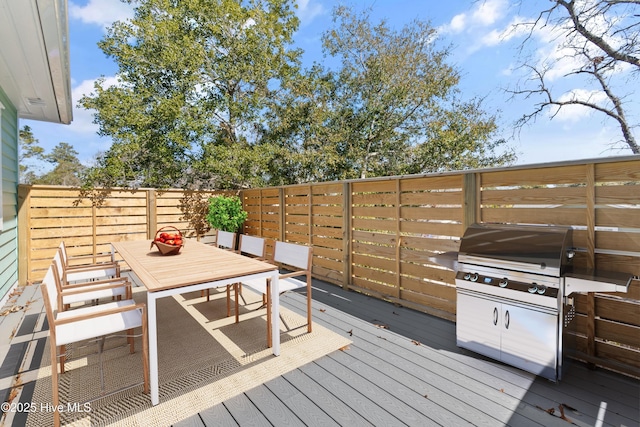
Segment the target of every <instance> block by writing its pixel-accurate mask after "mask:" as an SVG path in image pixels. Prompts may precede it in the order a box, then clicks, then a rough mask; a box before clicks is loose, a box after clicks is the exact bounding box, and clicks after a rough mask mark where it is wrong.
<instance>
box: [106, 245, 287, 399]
mask: <svg viewBox="0 0 640 427" xmlns="http://www.w3.org/2000/svg"><path fill="white" fill-rule="evenodd" d="M150 243H151V241H150V240H135V241H125V242H112V243H111V246H112V256H115V252H117V253H118V254H119V255H120V256H121V257H122V259H123V260H124V261H125V262H126V263H127V264H128V265H129V267H130V268H131V270H132V271H133V272H134V273H135V274H136V275H137V276H138V278H139V279H140V281H141V282H142V283H143V284H144V286H145V287H146V288H147V313H148V322H149V327H148V333H149V375H150V386H151V403H152V405H157V404H158V403H159V400H160V398H159V386H158V326H157V320H156V300H158V299H159V298H164V297H169V296H173V295H177V294H183V293H186V292H192V291H199V290H203V289H208V288H215V287H221V286H226V285H231V284H233V283H237V282H242V281H244V280H252V279H265V280H266V279H271V301H272V316H271V333H272V340H271V341H272V351H273V354H274V355H275V356H278V355H280V333H279V330H280V327H279V319H280V316H279V313H280V311H279V309H280V299H279V294H280V292H279V287H278V267H277V266H275V265H273V264H270V263H267V262H264V261H259V260H256V259H253V258H250V257H246V256H244V255H240V254H238V253H235V252H231V251H227V250H224V249H220V248H217V247H214V246H209V245H205V244H203V243H200V242H197V241H191V240H187V241H186V242H185V244H184V246H183V247H182V249H181V250H180V252H179V253H178V254H175V255H162V254H161V253H160V252H159V251H158V250H157V249H155V248H150Z"/></svg>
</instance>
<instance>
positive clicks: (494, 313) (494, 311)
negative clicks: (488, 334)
mask: <svg viewBox="0 0 640 427" xmlns="http://www.w3.org/2000/svg"><path fill="white" fill-rule="evenodd" d="M497 324H498V307H493V326H496V325H497Z"/></svg>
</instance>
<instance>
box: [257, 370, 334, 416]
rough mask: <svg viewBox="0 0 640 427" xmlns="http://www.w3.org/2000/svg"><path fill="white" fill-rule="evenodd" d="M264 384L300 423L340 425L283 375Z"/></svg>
mask: <svg viewBox="0 0 640 427" xmlns="http://www.w3.org/2000/svg"><path fill="white" fill-rule="evenodd" d="M265 386H266V387H267V388H268V389H269V390H271V392H272V393H273V394H275V395H276V396H279V397H280V399H281V400H282V402H283V403H284V404H285V405H286V406H287V408H288V409H289V410H290V411H291V412H293V413H294V414H296V415H297V417H298V418H299V419H300V421H301V422H302V425H307V426H317V427H324V426H326V427H331V426H339V425H340V424H338V423H337V422H336V421H335V420H334V419H333V418H331V417H330V416H329V415H328V414H327V413H326V412H325V411H323V410H322V409H320V408H319V407H318V406H317V405H316V404H315V402H313V401H312V400H311V399H310V398H309V397H308V396H307V395H305V394H304V393H303V392H302V391H300V390H298V389H297V388H295V387H294V386H293V385H292V384H291V383H290V382H289V381H287V380H286V379H285V378H284V377H278V378H275V379H273V380H271V381H269V382H267V383H266V384H265Z"/></svg>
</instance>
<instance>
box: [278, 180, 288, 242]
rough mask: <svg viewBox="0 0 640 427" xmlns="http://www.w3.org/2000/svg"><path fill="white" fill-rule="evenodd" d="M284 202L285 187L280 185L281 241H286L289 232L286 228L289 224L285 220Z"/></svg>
mask: <svg viewBox="0 0 640 427" xmlns="http://www.w3.org/2000/svg"><path fill="white" fill-rule="evenodd" d="M284 202H285V197H284V187H280V188H279V189H278V204H279V205H280V218H278V220H279V222H280V241H281V242H284V241H285V238H286V236H287V233H286V232H285V229H284V228H285V227H286V224H287V221H286V220H285V212H284V211H285V208H284Z"/></svg>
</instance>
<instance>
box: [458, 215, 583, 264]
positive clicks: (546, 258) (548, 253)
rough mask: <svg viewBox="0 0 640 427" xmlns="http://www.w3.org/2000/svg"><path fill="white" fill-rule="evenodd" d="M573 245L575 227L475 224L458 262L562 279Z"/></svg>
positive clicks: (462, 248)
mask: <svg viewBox="0 0 640 427" xmlns="http://www.w3.org/2000/svg"><path fill="white" fill-rule="evenodd" d="M571 246H572V229H571V227H561V226H538V225H514V224H473V225H471V226H469V227H468V228H467V230H466V231H465V233H464V236H463V237H462V241H461V242H460V251H459V254H458V262H461V263H471V264H479V265H490V266H492V267H501V268H506V269H510V270H519V271H527V272H531V273H538V274H545V275H550V276H560V275H562V274H563V273H564V270H565V267H566V265H567V264H568V262H569V260H570V258H569V257H568V256H567V254H568V252H567V251H568V250H569V249H570V248H571Z"/></svg>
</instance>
